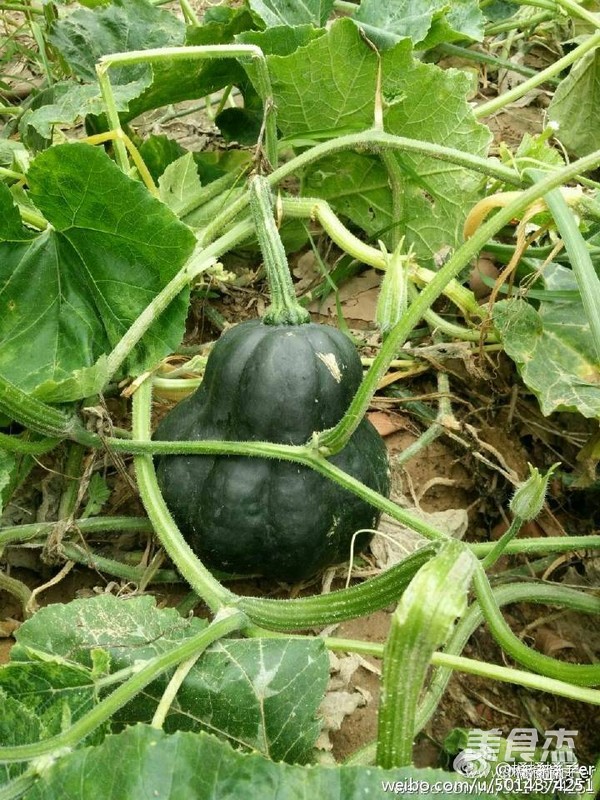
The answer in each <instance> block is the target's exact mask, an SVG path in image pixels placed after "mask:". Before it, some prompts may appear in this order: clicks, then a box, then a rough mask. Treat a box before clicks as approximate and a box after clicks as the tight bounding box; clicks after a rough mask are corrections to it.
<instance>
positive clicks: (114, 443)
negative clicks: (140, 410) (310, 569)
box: [109, 392, 448, 541]
mask: <svg viewBox="0 0 600 800" xmlns="http://www.w3.org/2000/svg"><path fill="white" fill-rule="evenodd" d="M136 395H137V392H136ZM109 445H110V446H111V447H113V448H114V449H115V450H118V451H120V452H122V453H133V454H134V455H139V454H143V453H157V454H158V453H161V454H164V455H177V454H200V455H202V454H204V455H239V456H254V457H257V458H277V459H281V460H282V461H293V462H296V463H298V464H303V465H304V466H307V467H311V468H312V469H314V470H316V471H317V472H319V473H320V474H321V475H325V476H326V477H328V478H330V479H331V480H332V481H335V482H336V483H338V484H339V485H340V486H342V487H343V488H344V489H348V491H350V492H353V493H354V494H356V495H358V496H359V497H361V498H362V499H363V500H365V501H366V502H367V503H371V505H373V506H375V508H379V509H381V510H382V511H385V512H386V513H387V514H389V515H390V516H392V517H393V518H394V519H397V520H398V521H399V522H403V523H404V524H406V525H408V526H409V527H410V528H412V529H413V530H415V531H417V532H418V533H420V534H422V535H423V536H425V538H427V539H430V540H432V541H441V540H446V539H447V538H448V536H447V534H445V533H444V532H443V531H440V530H438V529H437V528H436V527H435V526H433V525H430V524H429V523H428V522H425V521H424V520H422V519H420V518H419V517H417V516H416V515H414V514H412V513H411V512H410V511H406V510H405V509H403V508H401V507H400V506H399V505H397V504H396V503H394V502H393V501H392V500H388V499H387V498H386V497H383V496H382V495H380V494H379V492H376V491H374V490H373V489H370V488H369V487H368V486H365V484H364V483H361V482H360V481H359V480H356V478H353V477H352V476H351V475H348V474H347V473H346V472H344V471H343V470H341V469H340V468H339V467H336V466H335V464H332V463H331V462H330V461H328V460H327V458H325V457H324V456H323V455H322V454H321V453H319V451H318V450H317V448H315V447H313V446H312V445H308V446H306V445H284V444H274V443H272V442H229V441H221V440H217V441H208V440H207V441H198V442H195V441H194V442H177V441H173V442H166V441H165V442H155V441H153V442H150V441H149V436H148V438H147V439H146V440H145V441H144V440H141V441H140V440H138V441H135V440H132V439H111V440H110V442H109ZM146 510H147V509H146ZM148 516H150V514H149V515H148ZM151 519H152V517H151Z"/></svg>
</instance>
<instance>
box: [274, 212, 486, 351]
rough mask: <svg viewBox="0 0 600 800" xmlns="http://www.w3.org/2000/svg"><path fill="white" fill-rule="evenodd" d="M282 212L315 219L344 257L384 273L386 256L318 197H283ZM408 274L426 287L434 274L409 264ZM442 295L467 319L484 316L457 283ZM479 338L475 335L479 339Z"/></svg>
mask: <svg viewBox="0 0 600 800" xmlns="http://www.w3.org/2000/svg"><path fill="white" fill-rule="evenodd" d="M281 208H282V211H283V213H284V215H286V216H289V217H291V218H292V219H294V218H295V219H298V218H299V219H316V220H317V221H318V222H319V223H320V225H321V226H322V228H323V230H324V231H325V232H326V233H327V235H328V236H329V238H330V239H331V240H332V241H334V242H335V243H336V244H337V245H339V246H340V247H341V248H342V249H343V250H344V251H345V252H346V253H348V254H349V255H351V256H353V257H354V258H356V259H357V260H358V261H360V262H362V263H363V264H368V265H369V266H370V267H374V268H375V269H379V270H385V269H386V267H387V258H386V254H385V253H384V252H383V251H382V250H380V249H379V248H376V247H372V246H371V245H369V244H367V243H366V242H363V241H362V239H359V238H358V236H355V235H354V234H353V233H352V232H351V231H350V230H349V229H348V228H347V227H346V225H344V223H343V222H342V221H341V220H340V219H339V218H338V217H337V215H336V214H335V212H334V211H333V209H332V208H331V206H330V205H329V203H328V202H327V201H326V200H321V199H319V198H317V197H282V198H281ZM409 274H410V276H411V278H412V279H413V280H414V281H415V282H417V283H419V284H425V285H426V284H428V283H430V282H431V280H432V279H433V278H434V277H435V274H436V273H435V272H433V271H432V270H430V269H426V268H425V267H420V266H418V264H416V263H411V264H410V271H409ZM444 294H445V295H446V297H447V298H448V299H449V300H451V301H452V302H453V303H454V304H455V305H456V306H458V308H460V310H461V311H462V312H463V313H464V314H465V315H466V316H475V317H483V316H485V315H486V311H485V309H484V308H482V307H481V306H480V305H479V303H478V302H477V299H476V297H475V295H474V294H473V292H471V291H470V290H469V289H466V288H465V287H464V286H461V284H460V283H458V281H456V280H454V279H453V280H450V281H448V284H447V285H446V286H445V287H444ZM479 335H480V334H479V333H478V337H479Z"/></svg>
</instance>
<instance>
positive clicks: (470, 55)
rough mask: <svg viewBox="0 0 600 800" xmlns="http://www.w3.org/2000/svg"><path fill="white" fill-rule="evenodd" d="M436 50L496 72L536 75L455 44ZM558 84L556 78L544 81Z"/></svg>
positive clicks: (443, 44) (478, 51)
mask: <svg viewBox="0 0 600 800" xmlns="http://www.w3.org/2000/svg"><path fill="white" fill-rule="evenodd" d="M437 49H438V50H440V51H441V52H442V53H446V54H447V55H449V56H459V57H460V58H465V59H470V60H472V61H476V62H478V63H480V64H489V65H490V66H491V67H496V68H497V69H498V70H501V69H506V70H511V71H512V72H516V73H517V74H519V75H525V76H526V77H528V78H529V77H533V76H534V75H537V74H538V72H537V70H535V69H532V68H531V67H526V66H525V65H524V64H515V62H514V61H511V60H510V59H509V58H501V57H500V56H493V55H490V54H489V53H483V52H481V51H480V50H473V49H472V48H468V47H461V46H460V45H457V44H450V42H442V43H440V44H438V45H437ZM490 71H491V70H490ZM559 82H560V81H559V80H558V79H557V78H549V79H548V80H547V81H546V83H550V84H558V83H559Z"/></svg>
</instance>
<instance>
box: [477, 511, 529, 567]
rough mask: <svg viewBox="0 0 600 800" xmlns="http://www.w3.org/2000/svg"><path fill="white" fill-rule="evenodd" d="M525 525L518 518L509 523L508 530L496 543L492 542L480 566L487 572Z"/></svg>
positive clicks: (523, 521)
mask: <svg viewBox="0 0 600 800" xmlns="http://www.w3.org/2000/svg"><path fill="white" fill-rule="evenodd" d="M524 524H525V520H524V519H521V518H520V517H514V519H513V521H512V522H511V523H510V525H509V527H508V530H506V531H505V532H504V533H503V534H502V536H501V537H500V539H498V541H497V542H494V546H493V547H492V549H491V550H490V551H489V553H487V554H486V556H485V557H484V559H483V561H482V562H481V566H482V567H483V568H484V569H485V570H488V569H490V567H492V566H493V565H494V564H495V563H496V561H497V560H498V559H499V558H500V557H501V556H502V555H504V553H505V552H506V548H507V545H508V544H509V543H510V542H511V541H512V540H513V539H514V538H515V536H517V535H518V533H519V531H520V530H521V528H522V527H523V525H524Z"/></svg>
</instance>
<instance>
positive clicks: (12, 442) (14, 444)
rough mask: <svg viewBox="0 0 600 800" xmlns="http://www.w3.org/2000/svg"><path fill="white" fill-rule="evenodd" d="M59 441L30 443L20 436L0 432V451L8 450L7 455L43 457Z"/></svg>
mask: <svg viewBox="0 0 600 800" xmlns="http://www.w3.org/2000/svg"><path fill="white" fill-rule="evenodd" d="M61 441H62V440H61V439H38V440H37V441H32V440H30V439H24V438H23V437H21V436H11V435H10V434H8V433H2V432H0V450H8V452H9V453H22V454H23V455H32V456H43V455H44V453H49V452H50V450H54V448H55V447H57V446H58V445H59V444H60V443H61Z"/></svg>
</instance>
